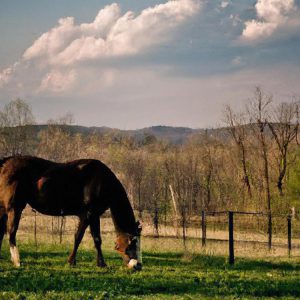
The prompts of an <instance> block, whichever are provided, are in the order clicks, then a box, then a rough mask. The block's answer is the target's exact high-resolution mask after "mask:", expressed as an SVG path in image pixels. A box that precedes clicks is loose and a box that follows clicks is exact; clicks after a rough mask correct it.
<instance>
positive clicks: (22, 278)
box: [0, 243, 300, 299]
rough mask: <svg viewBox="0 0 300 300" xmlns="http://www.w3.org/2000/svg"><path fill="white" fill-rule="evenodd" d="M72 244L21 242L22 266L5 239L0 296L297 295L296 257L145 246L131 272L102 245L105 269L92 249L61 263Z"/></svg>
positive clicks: (299, 285)
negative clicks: (232, 257) (230, 257)
mask: <svg viewBox="0 0 300 300" xmlns="http://www.w3.org/2000/svg"><path fill="white" fill-rule="evenodd" d="M70 248H71V246H70V244H67V245H53V244H43V245H39V246H38V247H37V248H36V247H35V246H34V245H33V244H24V243H21V244H20V252H21V259H22V266H21V267H20V268H19V269H17V268H14V267H12V264H11V262H10V260H9V249H8V246H7V243H5V244H4V249H3V258H2V259H1V260H0V299H128V298H131V299H140V298H142V299H203V298H204V299H205V298H217V299H218V298H226V299H238V298H242V299H252V298H261V297H265V298H268V297H271V298H276V297H282V298H286V299H293V298H299V297H300V264H299V263H300V260H299V258H293V259H287V258H286V259H271V260H270V259H269V260H267V261H266V260H265V261H264V260H254V259H242V258H238V259H237V261H236V264H235V265H234V266H229V265H228V264H227V258H226V257H221V256H210V255H185V256H184V255H183V254H182V253H178V252H177V253H168V252H153V251H152V252H144V254H143V263H144V269H143V271H141V272H136V273H133V272H131V271H130V270H127V269H126V268H125V267H123V266H122V261H121V259H120V257H119V256H118V255H117V254H116V253H114V252H109V251H104V255H105V257H106V261H107V264H108V265H109V267H108V268H106V269H100V268H97V267H96V265H95V251H94V250H93V249H79V253H78V259H77V266H76V267H69V266H68V265H67V263H66V260H67V255H68V253H69V250H70Z"/></svg>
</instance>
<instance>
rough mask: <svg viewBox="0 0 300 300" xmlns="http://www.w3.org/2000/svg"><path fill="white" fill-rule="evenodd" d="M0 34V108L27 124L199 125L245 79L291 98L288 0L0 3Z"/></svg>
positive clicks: (214, 121)
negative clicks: (25, 108) (22, 113)
mask: <svg viewBox="0 0 300 300" xmlns="http://www.w3.org/2000/svg"><path fill="white" fill-rule="evenodd" d="M0 41H1V46H0V109H1V108H3V106H4V105H5V104H6V103H8V102H9V101H11V100H13V99H16V98H21V99H23V100H25V101H27V102H28V103H29V104H30V105H31V108H32V110H33V113H34V115H35V117H36V121H37V123H46V122H47V120H49V119H55V118H58V117H60V116H63V115H65V114H66V113H71V114H73V116H74V119H75V123H76V124H79V125H85V126H109V127H114V128H120V129H136V128H143V127H148V126H153V125H170V126H187V127H192V128H208V127H215V126H220V125H222V119H223V117H222V115H223V111H224V107H225V105H227V104H229V105H231V106H232V107H233V108H234V109H236V110H240V109H242V107H243V106H244V105H245V104H246V103H247V102H248V101H250V99H251V97H253V94H254V89H255V87H256V86H260V87H261V88H262V89H263V90H264V91H265V92H266V93H268V94H272V95H273V97H274V102H275V103H276V102H279V101H281V102H283V101H284V102H286V101H291V99H293V98H295V97H296V98H297V99H300V84H299V82H300V68H299V67H300V54H299V53H300V0H243V1H240V0H236V1H234V0H177V1H163V0H160V1H154V0H153V1H144V0H132V1H129V0H122V1H120V2H111V1H97V0H88V1H80V0H52V1H46V0H26V1H23V0H2V1H0Z"/></svg>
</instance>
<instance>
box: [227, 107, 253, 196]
mask: <svg viewBox="0 0 300 300" xmlns="http://www.w3.org/2000/svg"><path fill="white" fill-rule="evenodd" d="M225 122H226V124H227V125H228V127H227V128H228V130H229V133H230V135H231V137H232V138H233V140H234V142H235V144H236V146H237V148H238V153H239V158H240V161H241V165H242V170H243V177H244V178H243V182H244V185H245V186H246V188H247V192H248V195H249V197H250V198H252V191H251V184H250V179H249V170H248V167H247V149H246V138H247V128H246V126H245V125H246V122H245V116H244V115H243V114H239V115H238V114H236V113H234V112H233V111H232V108H231V107H230V106H227V107H226V109H225Z"/></svg>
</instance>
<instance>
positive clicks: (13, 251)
mask: <svg viewBox="0 0 300 300" xmlns="http://www.w3.org/2000/svg"><path fill="white" fill-rule="evenodd" d="M21 214H22V210H21V211H19V210H16V209H11V210H10V211H8V213H7V217H8V219H7V233H8V235H9V247H10V255H11V260H12V262H13V264H14V265H15V266H16V267H20V255H19V250H18V248H17V244H16V234H17V230H18V227H19V222H20V218H21Z"/></svg>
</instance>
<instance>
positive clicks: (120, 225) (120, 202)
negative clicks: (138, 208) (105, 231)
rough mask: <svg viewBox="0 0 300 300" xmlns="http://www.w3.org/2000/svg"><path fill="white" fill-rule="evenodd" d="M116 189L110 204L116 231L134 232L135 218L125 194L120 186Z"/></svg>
mask: <svg viewBox="0 0 300 300" xmlns="http://www.w3.org/2000/svg"><path fill="white" fill-rule="evenodd" d="M120 185H121V183H120ZM117 190H118V192H117V193H116V194H115V195H114V197H112V199H111V205H110V211H111V216H112V219H113V222H114V225H115V229H116V232H117V233H129V234H135V229H136V228H135V227H136V226H135V218H134V213H133V210H132V207H131V204H130V202H129V199H128V197H127V194H126V192H125V190H124V188H123V187H122V186H120V188H118V189H117Z"/></svg>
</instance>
